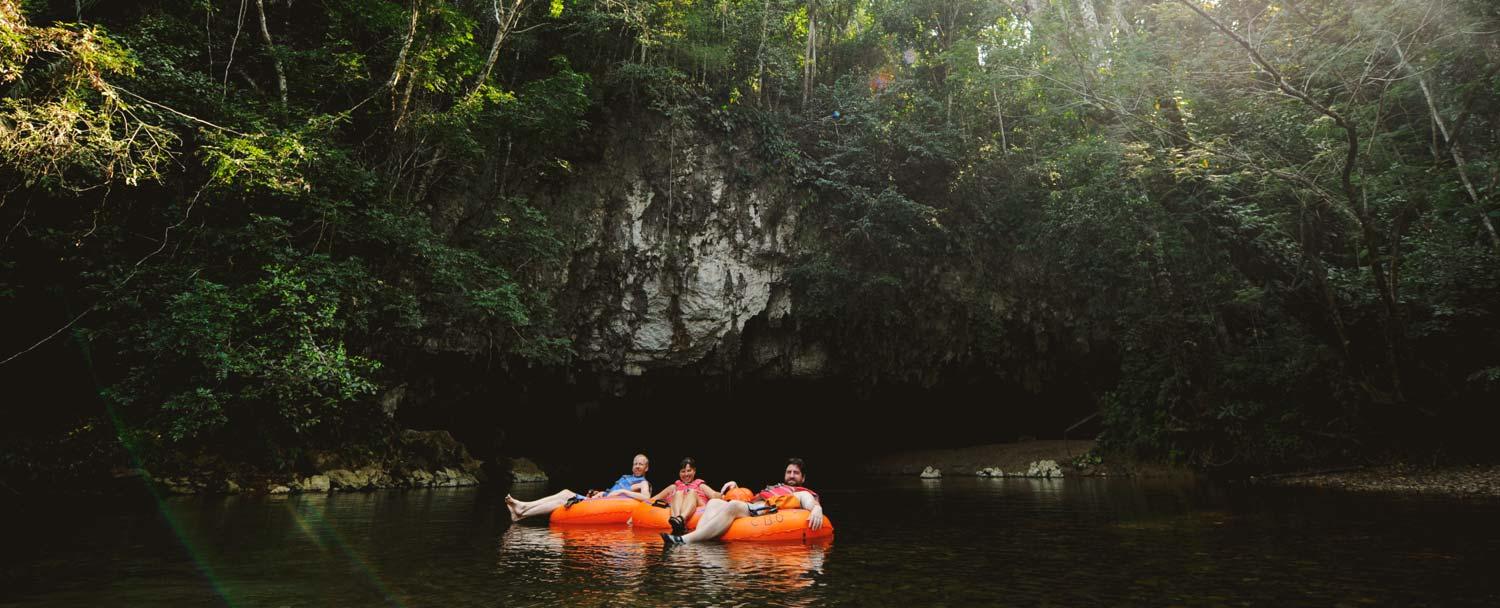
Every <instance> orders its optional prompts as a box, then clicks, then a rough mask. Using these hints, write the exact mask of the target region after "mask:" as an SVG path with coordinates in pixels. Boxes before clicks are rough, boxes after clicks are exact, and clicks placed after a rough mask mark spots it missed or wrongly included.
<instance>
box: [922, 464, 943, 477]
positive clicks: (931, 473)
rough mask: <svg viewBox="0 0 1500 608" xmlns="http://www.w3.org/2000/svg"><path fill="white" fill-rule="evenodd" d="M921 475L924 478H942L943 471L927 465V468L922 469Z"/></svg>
mask: <svg viewBox="0 0 1500 608" xmlns="http://www.w3.org/2000/svg"><path fill="white" fill-rule="evenodd" d="M920 476H921V478H922V479H942V477H943V471H942V470H940V469H934V468H932V467H927V468H925V469H922V474H921V475H920Z"/></svg>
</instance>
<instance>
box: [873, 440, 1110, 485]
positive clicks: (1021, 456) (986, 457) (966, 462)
mask: <svg viewBox="0 0 1500 608" xmlns="http://www.w3.org/2000/svg"><path fill="white" fill-rule="evenodd" d="M1094 448H1095V444H1094V442H1093V441H1092V440H1074V441H1022V442H1018V443H998V444H990V445H981V446H973V447H968V448H956V449H944V450H913V451H910V452H898V453H895V454H888V455H885V456H880V457H878V458H876V459H874V460H872V461H871V462H870V463H869V464H868V465H866V467H865V472H866V473H870V474H873V475H901V476H905V475H923V476H924V477H925V474H924V473H925V471H927V470H932V471H941V473H939V474H940V475H948V476H974V477H1033V478H1042V479H1057V478H1061V477H1063V475H1064V470H1065V469H1066V471H1067V473H1066V474H1067V475H1069V476H1091V475H1095V476H1096V475H1106V474H1120V472H1119V471H1111V470H1110V469H1109V467H1107V466H1104V465H1103V464H1102V463H1101V462H1100V460H1099V458H1097V457H1095V456H1093V455H1092V454H1093V451H1094Z"/></svg>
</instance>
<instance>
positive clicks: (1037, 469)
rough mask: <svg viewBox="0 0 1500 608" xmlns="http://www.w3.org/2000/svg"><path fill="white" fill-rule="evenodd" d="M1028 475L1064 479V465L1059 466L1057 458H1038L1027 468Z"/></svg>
mask: <svg viewBox="0 0 1500 608" xmlns="http://www.w3.org/2000/svg"><path fill="white" fill-rule="evenodd" d="M1026 476H1027V477H1037V478H1042V479H1062V476H1063V471H1062V467H1060V466H1057V461H1056V460H1038V461H1036V462H1033V463H1031V466H1030V467H1028V468H1027V469H1026Z"/></svg>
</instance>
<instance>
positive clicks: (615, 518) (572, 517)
mask: <svg viewBox="0 0 1500 608" xmlns="http://www.w3.org/2000/svg"><path fill="white" fill-rule="evenodd" d="M640 504H641V501H639V500H636V499H634V498H594V499H590V500H585V501H583V502H580V503H577V504H574V505H573V506H571V507H558V508H557V509H555V510H553V511H552V515H551V522H552V523H554V524H623V523H625V522H627V521H630V514H631V513H633V512H635V508H636V506H637V505H640Z"/></svg>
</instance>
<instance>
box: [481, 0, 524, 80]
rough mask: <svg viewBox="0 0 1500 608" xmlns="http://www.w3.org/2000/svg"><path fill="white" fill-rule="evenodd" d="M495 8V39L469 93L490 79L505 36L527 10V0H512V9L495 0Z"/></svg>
mask: <svg viewBox="0 0 1500 608" xmlns="http://www.w3.org/2000/svg"><path fill="white" fill-rule="evenodd" d="M493 2H494V10H495V40H494V41H493V42H491V43H490V54H489V56H488V57H486V58H485V60H484V69H481V70H479V79H478V80H476V81H474V88H473V89H471V90H470V91H469V94H470V95H472V94H474V93H478V92H479V88H480V87H482V86H484V83H485V81H487V80H489V79H490V72H491V71H492V70H494V69H495V62H496V61H498V60H499V59H500V47H501V45H503V44H505V37H506V36H509V35H510V33H511V31H513V30H514V29H515V27H516V23H517V22H519V21H520V20H521V12H522V11H524V10H526V2H527V0H512V2H511V5H510V10H509V11H506V10H504V9H502V8H501V7H500V0H493Z"/></svg>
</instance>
